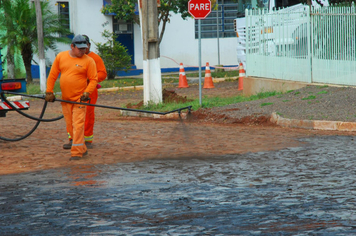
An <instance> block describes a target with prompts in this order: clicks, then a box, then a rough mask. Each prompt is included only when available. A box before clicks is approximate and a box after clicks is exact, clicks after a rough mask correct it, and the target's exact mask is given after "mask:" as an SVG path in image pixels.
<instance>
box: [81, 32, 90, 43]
mask: <svg viewBox="0 0 356 236" xmlns="http://www.w3.org/2000/svg"><path fill="white" fill-rule="evenodd" d="M82 35H83V37H84V38H85V40H86V41H87V43H88V44H90V39H89V37H88V35H85V34H82Z"/></svg>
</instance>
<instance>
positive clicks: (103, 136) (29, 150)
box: [0, 82, 354, 175]
mask: <svg viewBox="0 0 356 236" xmlns="http://www.w3.org/2000/svg"><path fill="white" fill-rule="evenodd" d="M223 84H224V85H223ZM237 86H238V85H237V82H223V83H216V84H215V88H214V89H209V90H203V96H217V95H219V96H221V97H224V96H225V97H227V96H232V95H236V94H237V93H238V92H237ZM166 89H169V90H172V91H174V92H175V93H177V94H178V95H179V96H182V97H187V98H188V99H190V98H197V97H198V95H199V92H198V91H199V90H198V87H197V85H191V86H190V88H187V89H178V88H176V86H170V87H167V88H166ZM142 94H143V92H142V90H136V91H118V92H111V93H101V94H100V95H99V100H98V104H101V105H107V106H117V107H123V106H125V105H126V104H128V103H132V104H137V103H139V102H140V101H142V97H143V95H142ZM42 107H43V100H40V99H37V100H31V108H30V109H29V110H28V111H26V113H28V114H30V115H33V116H36V117H38V116H39V115H40V112H41V110H42ZM195 114H198V113H195ZM60 115H61V106H60V103H59V102H55V103H49V104H48V107H47V110H46V113H45V117H44V118H54V117H58V116H60ZM0 119H1V120H0V124H1V125H0V127H1V128H0V136H1V137H6V138H16V137H19V136H23V135H24V134H26V133H27V132H29V131H30V130H31V129H32V127H33V126H34V125H35V123H36V121H33V120H30V119H28V118H25V117H23V116H22V115H20V114H18V113H16V112H8V113H7V116H6V117H4V118H0ZM94 135H95V137H94V143H93V146H94V148H93V149H89V155H88V156H86V157H85V158H83V159H82V160H79V161H69V158H70V151H69V150H64V149H62V145H63V144H64V143H66V142H67V135H66V130H65V122H64V120H63V119H61V120H59V121H56V122H41V124H40V125H39V127H38V128H37V130H36V131H35V132H34V133H33V134H32V135H31V136H30V137H28V138H26V139H24V140H22V141H18V142H7V141H0V150H1V152H0V174H1V175H4V174H14V173H22V172H30V171H39V170H44V169H51V168H59V167H66V166H74V165H87V164H90V165H93V164H94V165H100V164H111V163H119V162H134V161H141V160H147V159H157V158H181V159H182V160H184V159H185V158H192V157H205V156H211V155H214V156H219V155H224V154H238V153H246V152H258V151H268V150H279V149H283V148H286V147H293V146H298V145H302V143H300V142H299V141H298V139H299V138H302V137H306V136H313V135H354V133H351V132H347V133H345V132H344V133H343V132H331V131H315V130H302V129H287V128H281V127H277V126H274V125H271V124H269V123H264V124H259V125H247V124H219V123H216V122H214V123H213V122H209V120H206V119H197V118H196V119H192V120H164V119H156V120H155V119H151V118H139V117H122V116H120V113H119V112H118V111H117V110H111V109H104V108H96V123H95V128H94Z"/></svg>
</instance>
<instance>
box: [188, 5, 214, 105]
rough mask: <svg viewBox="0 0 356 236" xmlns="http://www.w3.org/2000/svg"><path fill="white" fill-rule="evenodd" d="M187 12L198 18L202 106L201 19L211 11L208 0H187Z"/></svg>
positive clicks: (200, 103)
mask: <svg viewBox="0 0 356 236" xmlns="http://www.w3.org/2000/svg"><path fill="white" fill-rule="evenodd" d="M188 12H189V14H190V15H192V16H193V17H194V19H196V20H198V34H199V42H198V45H199V53H198V56H199V105H200V106H202V98H201V97H202V91H201V22H200V20H201V19H205V18H206V17H207V16H208V15H209V14H210V12H211V2H210V0H189V2H188Z"/></svg>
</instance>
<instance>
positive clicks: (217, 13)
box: [195, 0, 237, 39]
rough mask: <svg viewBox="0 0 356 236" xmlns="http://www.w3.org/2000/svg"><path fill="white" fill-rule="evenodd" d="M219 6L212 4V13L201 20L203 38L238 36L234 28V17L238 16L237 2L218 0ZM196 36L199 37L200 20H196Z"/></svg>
mask: <svg viewBox="0 0 356 236" xmlns="http://www.w3.org/2000/svg"><path fill="white" fill-rule="evenodd" d="M218 2H219V4H218V8H217V9H216V10H215V9H214V8H213V6H212V10H211V13H210V14H209V15H208V16H207V17H206V18H205V19H204V20H201V38H217V35H218V31H219V38H231V37H236V33H235V30H234V19H235V18H236V16H237V4H236V2H234V1H232V0H222V1H221V2H222V3H220V1H218ZM195 38H196V39H197V38H199V25H198V20H195Z"/></svg>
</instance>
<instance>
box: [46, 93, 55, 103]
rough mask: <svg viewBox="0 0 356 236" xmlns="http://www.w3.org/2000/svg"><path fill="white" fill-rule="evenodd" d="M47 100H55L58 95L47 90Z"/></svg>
mask: <svg viewBox="0 0 356 236" xmlns="http://www.w3.org/2000/svg"><path fill="white" fill-rule="evenodd" d="M45 100H46V102H54V100H56V97H55V96H54V94H53V93H52V92H46V96H45Z"/></svg>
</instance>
